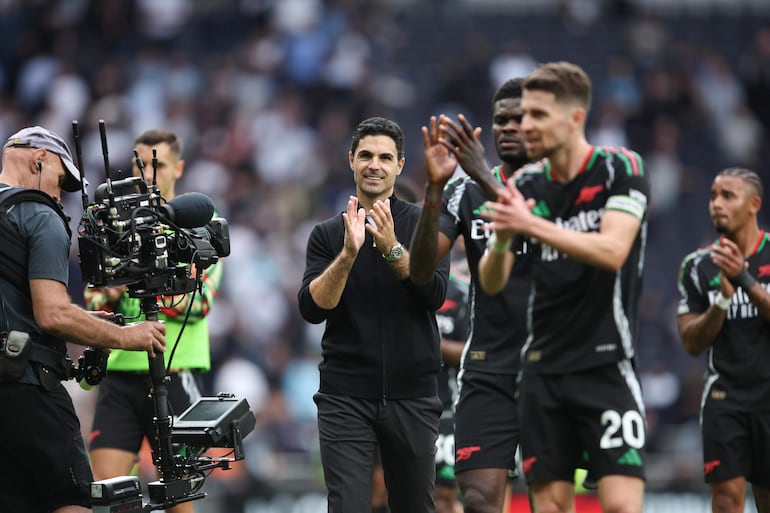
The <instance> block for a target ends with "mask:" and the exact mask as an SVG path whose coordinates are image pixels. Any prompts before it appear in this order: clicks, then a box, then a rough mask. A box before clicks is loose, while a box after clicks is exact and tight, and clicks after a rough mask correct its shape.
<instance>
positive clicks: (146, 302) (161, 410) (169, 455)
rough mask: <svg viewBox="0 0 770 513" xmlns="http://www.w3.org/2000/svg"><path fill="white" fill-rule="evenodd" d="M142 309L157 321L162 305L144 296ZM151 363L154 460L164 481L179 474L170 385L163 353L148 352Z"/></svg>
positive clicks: (146, 316) (170, 479)
mask: <svg viewBox="0 0 770 513" xmlns="http://www.w3.org/2000/svg"><path fill="white" fill-rule="evenodd" d="M141 310H142V313H144V316H145V319H147V320H148V321H157V320H158V312H160V307H159V306H158V302H157V300H156V299H155V297H154V296H153V297H144V298H142V303H141ZM147 358H148V360H149V365H150V378H151V380H152V394H151V395H152V403H153V406H154V408H155V419H154V420H155V427H156V430H157V437H158V439H157V442H158V446H157V447H158V451H157V455H156V456H155V459H156V461H154V463H155V466H156V467H157V468H158V470H159V471H160V475H161V479H162V480H163V481H172V480H174V479H176V478H178V477H179V476H177V475H176V467H175V465H174V460H173V450H172V448H171V416H170V415H169V412H168V387H167V381H168V380H167V378H166V365H165V362H164V360H163V353H156V354H155V356H154V357H153V356H150V355H149V353H148V354H147Z"/></svg>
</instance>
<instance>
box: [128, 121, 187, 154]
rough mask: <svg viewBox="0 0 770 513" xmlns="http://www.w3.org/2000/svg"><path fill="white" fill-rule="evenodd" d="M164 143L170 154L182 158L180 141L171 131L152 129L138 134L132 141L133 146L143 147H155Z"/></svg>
mask: <svg viewBox="0 0 770 513" xmlns="http://www.w3.org/2000/svg"><path fill="white" fill-rule="evenodd" d="M161 143H166V144H168V145H169V147H170V148H171V152H172V153H173V154H174V155H176V156H177V157H181V156H182V139H181V138H180V137H179V136H178V135H176V133H175V132H172V131H171V130H164V129H160V128H153V129H152V130H147V131H145V132H142V133H141V134H139V136H138V137H137V138H136V140H135V141H134V145H138V144H143V145H145V146H155V145H158V144H161Z"/></svg>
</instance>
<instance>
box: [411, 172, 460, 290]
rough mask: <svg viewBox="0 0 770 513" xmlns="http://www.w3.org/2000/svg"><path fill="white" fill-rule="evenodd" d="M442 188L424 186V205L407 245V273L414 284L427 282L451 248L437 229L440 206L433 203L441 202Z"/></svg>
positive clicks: (448, 241) (446, 238) (450, 242)
mask: <svg viewBox="0 0 770 513" xmlns="http://www.w3.org/2000/svg"><path fill="white" fill-rule="evenodd" d="M442 188H443V187H439V186H435V185H433V184H428V185H427V186H426V187H425V202H424V206H423V208H422V212H421V213H420V219H419V220H418V221H417V226H416V227H415V230H414V234H413V235H412V242H411V244H410V246H409V275H410V276H411V278H412V281H413V282H414V283H416V284H424V283H427V282H428V281H429V280H430V279H431V277H432V276H433V273H434V272H435V271H436V268H437V267H438V266H439V264H440V263H441V261H442V260H443V259H444V258H445V257H446V256H447V255H448V254H449V251H450V250H451V249H452V241H451V240H450V239H449V237H447V236H446V235H444V234H443V233H441V232H440V231H439V229H438V225H439V217H440V215H441V213H440V211H441V208H440V207H437V206H435V205H436V204H439V205H440V204H441V198H442V192H441V189H442ZM436 189H438V193H436ZM436 197H437V198H438V200H435V199H433V198H436Z"/></svg>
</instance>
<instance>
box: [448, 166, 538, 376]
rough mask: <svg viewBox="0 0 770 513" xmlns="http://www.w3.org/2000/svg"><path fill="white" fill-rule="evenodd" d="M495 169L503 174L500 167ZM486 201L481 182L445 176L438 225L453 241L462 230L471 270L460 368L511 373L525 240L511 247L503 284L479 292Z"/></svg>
mask: <svg viewBox="0 0 770 513" xmlns="http://www.w3.org/2000/svg"><path fill="white" fill-rule="evenodd" d="M492 172H494V173H495V174H496V175H497V176H498V179H500V180H502V177H503V175H502V174H501V173H500V171H499V167H498V168H495V169H494V170H493V171H492ZM486 201H487V197H486V196H485V195H484V191H483V190H482V188H481V186H479V184H477V183H476V182H475V181H474V180H472V179H471V178H469V177H468V176H462V177H459V178H456V179H454V180H452V181H450V182H449V183H448V184H447V186H446V188H445V189H444V201H443V205H442V207H441V216H440V218H439V230H440V231H441V233H443V234H444V235H446V236H447V237H449V240H451V241H453V242H454V241H455V240H456V239H457V237H459V236H462V237H463V238H464V240H465V254H466V258H467V259H468V267H469V271H470V273H471V290H470V292H471V299H470V301H471V324H470V334H469V337H468V343H467V344H466V346H465V350H464V351H463V359H462V368H464V369H471V370H474V371H478V372H486V373H492V374H516V373H517V372H518V370H519V352H520V350H521V346H522V345H523V344H524V340H525V339H526V336H527V328H526V324H525V323H526V310H527V300H528V297H529V259H528V256H527V255H526V251H525V247H526V246H525V245H519V246H516V247H514V250H515V251H516V253H517V257H516V265H514V267H513V270H512V272H511V278H510V280H509V281H508V284H507V285H506V287H505V289H504V290H503V291H502V292H500V293H499V294H496V295H494V296H489V295H487V294H485V293H484V292H482V290H481V287H480V286H479V280H478V269H479V260H481V257H482V255H483V254H484V251H485V250H486V245H487V239H488V238H489V236H490V235H491V232H490V231H488V230H485V229H484V223H486V222H487V220H486V219H484V218H483V217H481V215H480V208H481V207H482V205H484V202H486Z"/></svg>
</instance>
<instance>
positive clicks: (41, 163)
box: [37, 160, 43, 173]
mask: <svg viewBox="0 0 770 513" xmlns="http://www.w3.org/2000/svg"><path fill="white" fill-rule="evenodd" d="M37 172H38V173H42V172H43V162H41V161H40V160H38V161H37Z"/></svg>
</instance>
